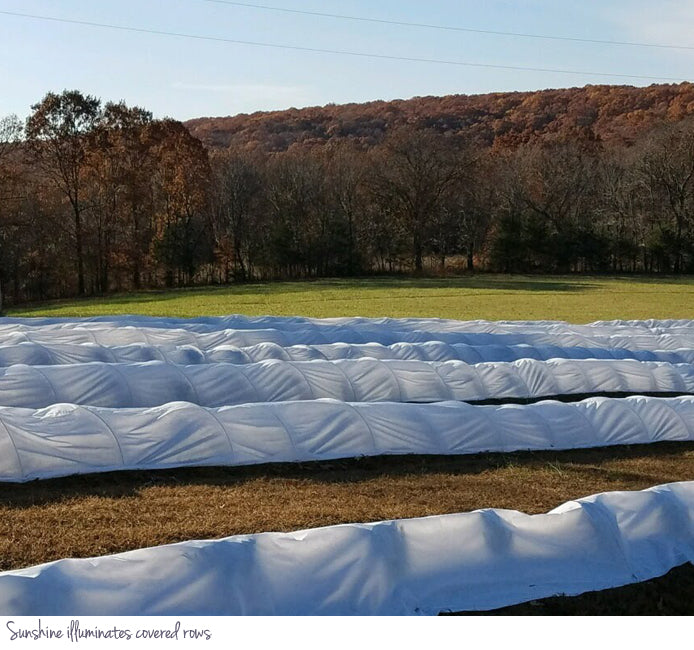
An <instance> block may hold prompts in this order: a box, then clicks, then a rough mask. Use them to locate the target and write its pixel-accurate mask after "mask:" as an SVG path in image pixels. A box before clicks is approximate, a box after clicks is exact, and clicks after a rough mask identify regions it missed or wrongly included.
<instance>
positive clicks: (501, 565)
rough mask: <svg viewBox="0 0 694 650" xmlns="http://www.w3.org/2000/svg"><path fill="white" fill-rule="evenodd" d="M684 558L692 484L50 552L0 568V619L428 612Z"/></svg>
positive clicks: (691, 521)
mask: <svg viewBox="0 0 694 650" xmlns="http://www.w3.org/2000/svg"><path fill="white" fill-rule="evenodd" d="M688 561H689V562H694V482H683V483H671V484H669V485H661V486H657V487H653V488H650V489H648V490H644V491H642V492H606V493H603V494H597V495H594V496H590V497H586V498H584V499H579V500H577V501H570V502H568V503H565V504H564V505H562V506H560V507H558V508H556V509H554V510H552V511H551V512H549V513H547V514H542V515H526V514H523V513H520V512H516V511H512V510H476V511H474V512H468V513H462V514H453V515H440V516H434V517H425V518H420V519H402V520H395V521H382V522H378V523H372V524H345V525H340V526H331V527H327V528H317V529H312V530H302V531H298V532H293V533H261V534H257V535H238V536H235V537H229V538H226V539H220V540H212V541H190V542H183V543H180V544H173V545H169V546H159V547H154V548H146V549H140V550H136V551H130V552H127V553H121V554H118V555H112V556H106V557H100V558H90V559H65V560H58V561H57V562H52V563H49V564H43V565H40V566H36V567H32V568H29V569H22V570H18V571H8V572H5V573H0V614H1V615H3V616H10V615H11V616H21V615H25V616H29V615H31V616H37V615H41V616H48V615H52V616H87V615H99V616H114V615H129V616H132V615H149V616H166V615H170V616H174V615H175V616H185V615H198V616H200V615H240V614H263V615H272V614H275V615H278V614H279V615H303V614H310V615H320V614H332V615H348V614H358V615H370V614H381V615H412V614H437V613H439V612H441V611H466V610H485V609H493V608H497V607H503V606H507V605H512V604H515V603H519V602H523V601H527V600H534V599H538V598H544V597H548V596H553V595H556V594H566V595H575V594H579V593H583V592H586V591H592V590H600V589H607V588H610V587H617V586H621V585H624V584H629V583H633V582H639V581H643V580H648V579H650V578H654V577H657V576H660V575H663V574H664V573H666V572H667V571H668V570H670V569H672V568H673V567H675V566H678V565H680V564H683V563H685V562H688Z"/></svg>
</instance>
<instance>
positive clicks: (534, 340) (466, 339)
mask: <svg viewBox="0 0 694 650" xmlns="http://www.w3.org/2000/svg"><path fill="white" fill-rule="evenodd" d="M108 318H109V319H108V320H96V319H95V320H91V321H90V320H79V319H76V320H71V321H65V322H61V321H58V322H51V321H50V320H49V319H39V320H38V321H30V320H29V319H2V320H0V345H14V344H17V343H21V342H24V341H28V342H35V343H44V344H75V343H96V344H100V345H107V346H123V345H132V344H147V345H195V346H196V347H199V348H200V349H202V350H208V349H210V348H213V347H217V346H219V345H234V346H238V347H247V346H251V345H255V344H257V343H268V342H270V343H276V344H277V345H280V346H282V347H286V346H290V345H305V344H320V343H380V344H382V345H391V344H393V343H399V342H408V343H423V342H426V341H441V342H444V343H449V344H455V343H462V344H467V345H473V346H481V345H484V346H487V345H501V346H509V345H522V344H527V345H557V346H561V347H586V348H628V349H631V350H676V349H678V348H693V347H694V327H692V326H691V324H690V322H689V321H685V322H683V323H674V324H668V325H667V326H662V327H660V326H659V327H648V326H635V325H617V324H614V325H593V326H589V325H583V326H581V325H569V324H568V323H553V322H543V321H537V322H522V321H521V322H503V321H502V322H497V323H492V322H488V321H443V320H436V319H378V320H369V319H363V318H344V319H324V320H319V319H287V318H281V317H263V318H257V319H250V318H248V317H240V316H229V317H221V318H218V319H194V320H192V321H187V322H184V321H180V320H176V319H149V320H147V319H144V318H143V317H137V316H127V317H120V318H118V317H108Z"/></svg>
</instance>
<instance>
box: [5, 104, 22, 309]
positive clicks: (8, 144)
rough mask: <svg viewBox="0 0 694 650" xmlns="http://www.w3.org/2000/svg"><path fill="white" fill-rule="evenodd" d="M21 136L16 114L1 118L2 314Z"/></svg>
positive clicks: (20, 127) (19, 123) (16, 198)
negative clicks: (10, 206)
mask: <svg viewBox="0 0 694 650" xmlns="http://www.w3.org/2000/svg"><path fill="white" fill-rule="evenodd" d="M21 137H22V124H21V122H20V121H19V120H18V119H17V117H16V116H15V115H9V116H7V117H3V118H2V119H0V315H1V314H2V311H3V296H2V285H3V281H4V273H3V267H4V262H5V260H4V259H3V258H4V256H3V252H4V250H5V241H4V240H5V238H6V234H7V233H6V228H5V225H6V224H5V222H6V220H7V219H8V215H7V210H6V206H7V205H8V204H10V202H14V201H16V200H18V198H19V197H18V196H14V195H12V185H13V183H12V182H11V180H12V176H13V173H12V171H11V162H12V161H11V157H12V154H13V153H15V152H16V150H17V146H18V144H19V142H20V140H21Z"/></svg>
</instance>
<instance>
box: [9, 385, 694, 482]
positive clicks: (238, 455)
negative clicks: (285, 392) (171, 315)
mask: <svg viewBox="0 0 694 650" xmlns="http://www.w3.org/2000/svg"><path fill="white" fill-rule="evenodd" d="M661 440H671V441H675V440H694V397H691V396H689V397H676V398H669V399H665V398H648V397H630V398H626V399H608V398H590V399H587V400H584V401H582V402H578V403H574V404H564V403H562V402H556V401H545V402H539V403H537V404H531V405H527V406H519V405H505V406H473V405H470V404H467V403H465V402H438V403H436V404H401V403H391V402H376V403H349V402H338V401H334V400H314V401H311V402H276V403H260V404H244V405H241V406H225V407H222V408H205V407H201V406H197V405H194V404H189V403H186V402H177V403H172V404H167V405H164V406H159V407H155V408H150V409H106V408H98V407H90V406H75V405H69V404H58V405H55V406H52V407H49V408H46V409H42V410H38V411H36V410H31V409H20V408H11V407H3V408H0V480H2V481H26V480H30V479H34V478H50V477H55V476H66V475H69V474H86V473H91V472H104V471H111V470H123V469H155V468H166V467H180V466H201V465H225V466H234V465H249V464H259V463H271V462H298V461H315V460H327V459H334V458H349V457H356V456H378V455H383V454H471V453H478V452H483V451H498V452H503V451H514V450H521V449H528V450H532V449H538V450H539V449H575V448H580V447H600V446H607V445H619V444H639V443H650V442H656V441H661Z"/></svg>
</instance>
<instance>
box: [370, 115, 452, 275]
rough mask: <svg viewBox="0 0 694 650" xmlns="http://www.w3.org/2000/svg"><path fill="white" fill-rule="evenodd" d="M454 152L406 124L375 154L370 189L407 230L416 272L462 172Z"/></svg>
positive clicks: (448, 144)
mask: <svg viewBox="0 0 694 650" xmlns="http://www.w3.org/2000/svg"><path fill="white" fill-rule="evenodd" d="M458 154H459V150H457V149H456V147H455V146H454V145H453V143H452V142H451V140H450V139H449V138H445V137H444V136H442V135H439V134H437V133H435V132H434V131H426V130H416V129H412V128H409V127H408V128H404V129H400V130H398V131H395V132H393V133H392V134H391V135H390V136H388V137H387V138H386V139H385V141H384V143H383V145H381V146H380V147H379V148H378V149H376V150H375V152H374V156H373V174H372V177H371V179H370V187H371V190H372V192H373V194H374V196H375V198H376V201H377V202H378V203H379V204H380V205H381V206H383V209H385V210H388V211H389V212H390V213H391V214H392V215H393V216H394V217H395V218H396V219H399V220H400V221H401V223H402V225H403V227H404V229H405V231H406V232H407V233H408V236H409V238H410V241H411V244H412V259H413V262H414V268H415V271H418V272H419V271H421V270H422V266H423V265H422V261H423V257H424V253H425V250H426V246H427V242H428V238H429V235H430V227H431V224H432V220H433V218H434V216H435V215H436V214H437V213H438V212H439V211H440V210H441V209H442V207H443V201H444V198H445V196H446V194H447V193H448V192H449V191H450V189H451V187H452V185H453V184H454V183H455V181H456V180H457V179H458V178H459V177H460V175H461V166H460V161H459V159H458Z"/></svg>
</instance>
